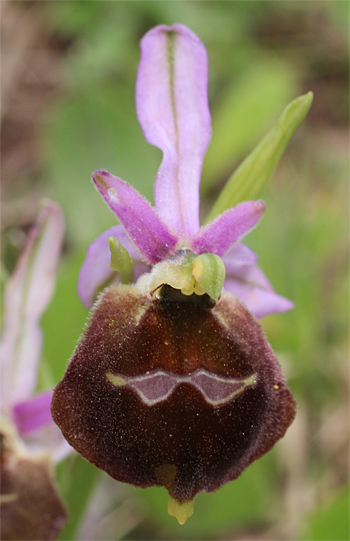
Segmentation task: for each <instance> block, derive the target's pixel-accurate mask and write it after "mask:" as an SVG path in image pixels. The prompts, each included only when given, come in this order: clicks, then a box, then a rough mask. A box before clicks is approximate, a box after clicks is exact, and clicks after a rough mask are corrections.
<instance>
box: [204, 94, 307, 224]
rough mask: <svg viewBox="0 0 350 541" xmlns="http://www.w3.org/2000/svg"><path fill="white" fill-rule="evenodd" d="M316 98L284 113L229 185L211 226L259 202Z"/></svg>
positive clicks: (213, 213) (300, 101) (296, 102)
mask: <svg viewBox="0 0 350 541" xmlns="http://www.w3.org/2000/svg"><path fill="white" fill-rule="evenodd" d="M312 98H313V94H312V92H308V93H307V94H305V95H303V96H300V97H299V98H297V99H295V100H294V101H292V102H291V103H290V104H289V105H288V106H287V107H286V108H285V110H284V111H283V113H282V115H281V117H280V118H279V120H278V122H277V124H276V126H275V127H274V128H272V130H270V131H269V133H268V134H267V135H266V136H265V137H264V139H263V140H262V141H261V142H260V143H259V145H258V146H257V147H256V148H255V149H254V150H253V152H251V154H249V156H248V157H247V158H246V159H245V160H244V161H243V162H242V163H241V165H240V166H239V167H238V168H237V169H236V171H235V172H234V173H233V175H232V176H231V177H230V178H229V180H228V181H227V183H226V185H225V187H224V188H223V190H222V191H221V193H220V195H219V197H218V199H217V201H216V203H215V204H214V206H213V208H212V210H211V212H210V214H209V216H208V218H207V220H206V221H207V222H209V221H211V220H213V219H214V218H215V216H217V215H218V214H221V213H222V212H223V211H225V210H227V209H229V208H231V207H234V206H235V205H237V204H238V203H240V202H241V201H246V200H250V199H257V198H258V197H259V196H260V194H261V192H262V190H263V188H264V186H265V184H267V182H268V181H269V180H270V178H271V176H272V174H273V173H274V171H275V169H276V167H277V164H278V162H279V160H280V158H281V156H282V154H283V152H284V150H285V148H286V146H287V144H288V142H289V140H290V139H291V138H292V136H293V135H294V133H295V132H296V130H297V129H298V127H299V126H300V124H301V122H302V121H303V120H304V118H305V116H306V114H307V112H308V111H309V109H310V107H311V103H312Z"/></svg>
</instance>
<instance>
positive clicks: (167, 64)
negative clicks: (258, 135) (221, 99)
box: [136, 24, 211, 239]
mask: <svg viewBox="0 0 350 541" xmlns="http://www.w3.org/2000/svg"><path fill="white" fill-rule="evenodd" d="M207 87H208V60H207V52H206V49H205V47H204V45H203V43H202V42H201V41H200V40H199V38H198V37H197V36H196V35H195V34H194V33H193V32H192V31H191V30H189V29H188V28H186V27H185V26H183V25H182V24H173V25H172V26H170V27H167V26H165V25H161V26H157V27H156V28H153V29H152V30H150V31H149V32H148V33H147V34H146V35H145V36H144V37H143V39H142V41H141V59H140V64H139V69H138V74H137V83H136V109H137V116H138V120H139V122H140V125H141V127H142V130H143V133H144V135H145V137H146V140H147V141H148V142H149V143H151V144H152V145H155V146H157V147H158V148H160V149H161V150H162V151H163V161H162V163H161V166H160V168H159V171H158V174H157V177H156V182H155V196H154V199H155V207H156V209H157V212H158V213H159V215H160V216H161V217H162V218H163V220H164V221H165V222H166V223H167V224H168V225H169V226H170V227H172V229H173V230H174V231H176V232H177V233H178V234H179V235H180V236H181V237H184V238H186V239H190V238H191V237H192V236H193V235H194V234H195V233H196V232H197V231H198V229H199V218H198V216H199V183H200V175H201V169H202V162H203V158H204V154H205V152H206V149H207V147H208V144H209V141H210V138H211V120H210V112H209V106H208V93H207Z"/></svg>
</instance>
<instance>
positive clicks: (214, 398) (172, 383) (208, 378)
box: [106, 370, 257, 406]
mask: <svg viewBox="0 0 350 541" xmlns="http://www.w3.org/2000/svg"><path fill="white" fill-rule="evenodd" d="M106 377H107V380H108V381H109V382H110V383H112V384H113V385H114V386H116V387H124V386H128V387H131V388H132V389H133V390H134V391H135V392H136V393H137V394H138V396H139V397H140V398H141V400H142V401H143V402H144V403H145V404H147V405H148V406H154V405H155V404H158V403H159V402H162V401H163V400H166V399H167V398H168V397H169V396H170V395H171V393H172V392H173V391H174V389H175V387H177V385H181V384H182V383H189V384H191V385H193V386H194V387H196V388H197V389H198V390H199V391H200V392H201V393H202V395H203V396H204V398H205V400H206V401H207V402H208V403H209V404H211V405H212V406H219V405H220V404H225V403H226V402H229V401H230V400H232V399H233V398H235V397H236V396H237V395H239V394H240V393H242V392H243V391H244V390H245V389H246V387H250V386H252V385H254V384H255V383H256V381H257V374H252V375H250V376H247V377H246V378H224V377H222V376H218V375H217V374H212V373H210V372H207V371H206V370H196V371H195V372H192V373H191V374H188V375H178V374H170V373H168V372H165V371H163V370H156V371H154V372H149V373H146V374H143V375H142V376H135V377H128V376H120V375H116V374H113V373H112V372H107V373H106Z"/></svg>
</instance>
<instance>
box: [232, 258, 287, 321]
mask: <svg viewBox="0 0 350 541" xmlns="http://www.w3.org/2000/svg"><path fill="white" fill-rule="evenodd" d="M224 287H225V289H226V290H227V291H229V292H230V293H233V294H234V295H236V297H239V299H241V300H242V301H243V302H244V303H245V304H246V305H247V307H248V308H249V309H250V310H251V311H252V312H253V314H254V315H255V316H256V317H258V318H261V317H265V316H267V315H269V314H275V313H279V312H287V311H288V310H291V309H292V308H294V304H293V302H292V301H290V300H289V299H286V298H285V297H282V296H281V295H278V294H277V293H275V291H274V289H273V287H272V285H271V284H270V282H269V281H268V279H267V278H266V276H265V275H264V273H263V272H262V271H261V270H260V269H259V268H258V267H257V266H256V265H250V266H242V267H237V268H236V269H231V272H229V273H228V274H227V276H226V280H225V285H224Z"/></svg>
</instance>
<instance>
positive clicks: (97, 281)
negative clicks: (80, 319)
mask: <svg viewBox="0 0 350 541" xmlns="http://www.w3.org/2000/svg"><path fill="white" fill-rule="evenodd" d="M109 237H115V238H116V239H118V241H119V242H120V244H121V245H122V246H124V248H125V249H126V250H127V251H128V252H129V254H130V256H131V257H132V258H133V259H134V261H135V281H136V280H137V278H138V277H139V276H140V275H141V274H143V273H144V272H147V271H148V270H149V266H148V265H146V264H145V263H143V262H142V261H141V260H140V253H139V251H138V250H137V249H136V247H135V245H134V244H133V243H132V242H131V240H130V239H129V237H128V236H127V234H126V233H125V230H124V228H123V226H121V225H115V226H114V227H111V228H110V229H107V231H104V233H102V234H101V235H99V236H98V237H97V238H96V239H95V240H94V241H93V242H92V243H91V244H90V246H89V247H88V249H87V253H86V257H85V260H84V262H83V265H82V267H81V269H80V273H79V279H78V295H79V297H80V299H81V301H82V302H83V303H84V304H85V306H87V307H88V308H90V307H91V306H92V305H93V303H94V302H95V299H96V297H97V295H98V293H99V292H100V291H101V290H102V289H103V288H104V287H105V286H106V285H108V284H109V283H110V282H111V281H113V282H115V283H118V282H119V277H118V276H117V274H116V273H115V272H114V271H112V270H111V269H110V268H109V263H110V259H111V252H110V249H109V244H108V238H109Z"/></svg>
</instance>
